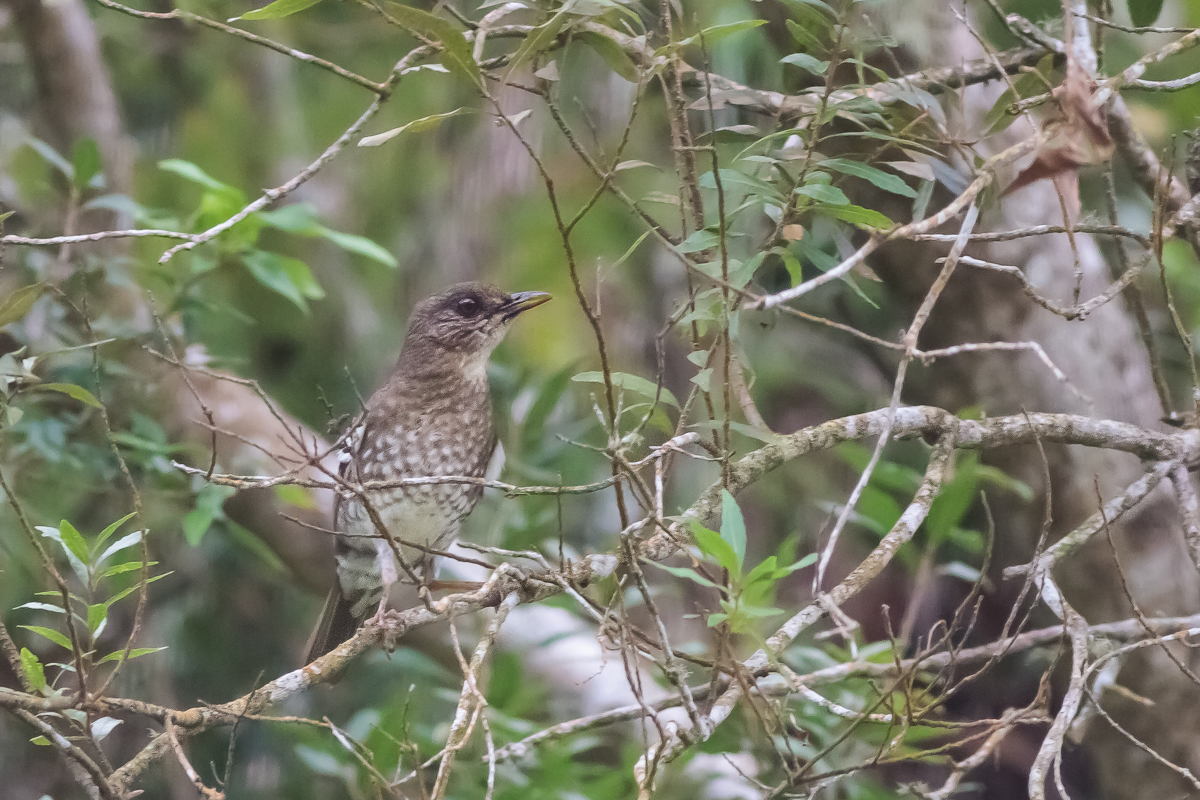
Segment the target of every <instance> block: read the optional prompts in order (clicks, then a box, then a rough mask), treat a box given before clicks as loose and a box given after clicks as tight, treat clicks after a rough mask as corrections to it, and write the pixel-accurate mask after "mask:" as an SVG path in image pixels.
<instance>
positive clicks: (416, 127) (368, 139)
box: [358, 108, 474, 147]
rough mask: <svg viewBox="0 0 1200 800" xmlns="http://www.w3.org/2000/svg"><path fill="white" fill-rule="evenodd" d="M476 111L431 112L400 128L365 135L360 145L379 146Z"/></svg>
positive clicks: (469, 109) (462, 109) (467, 109)
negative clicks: (406, 133) (406, 134)
mask: <svg viewBox="0 0 1200 800" xmlns="http://www.w3.org/2000/svg"><path fill="white" fill-rule="evenodd" d="M472 111H474V109H471V108H456V109H454V110H453V111H446V112H444V113H442V114H430V115H429V116H427V117H421V118H420V119H414V120H413V121H412V122H407V123H405V124H403V125H401V126H400V127H399V128H392V129H391V130H390V131H384V132H383V133H377V134H375V135H374V136H364V137H363V138H361V139H359V140H358V146H359V147H378V146H379V145H381V144H383V143H384V142H387V141H390V140H391V139H394V138H396V137H397V136H399V135H400V134H402V133H404V132H405V131H408V132H410V133H420V132H421V131H429V130H433V129H434V128H436V127H438V126H439V125H441V124H442V123H443V122H445V121H446V120H448V119H450V118H451V117H457V116H459V115H460V114H467V113H470V112H472Z"/></svg>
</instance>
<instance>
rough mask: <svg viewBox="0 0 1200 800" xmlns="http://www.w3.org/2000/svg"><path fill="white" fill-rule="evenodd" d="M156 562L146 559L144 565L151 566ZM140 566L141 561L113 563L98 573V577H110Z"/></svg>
mask: <svg viewBox="0 0 1200 800" xmlns="http://www.w3.org/2000/svg"><path fill="white" fill-rule="evenodd" d="M157 563H158V562H157V561H147V562H146V566H147V567H153V566H154V565H155V564H157ZM141 568H142V562H140V561H127V562H125V563H124V564H114V565H113V566H111V567H109V568H108V569H106V570H104V572H102V573H100V577H101V578H111V577H112V576H113V575H121V574H123V573H126V572H133V571H134V570H139V569H141Z"/></svg>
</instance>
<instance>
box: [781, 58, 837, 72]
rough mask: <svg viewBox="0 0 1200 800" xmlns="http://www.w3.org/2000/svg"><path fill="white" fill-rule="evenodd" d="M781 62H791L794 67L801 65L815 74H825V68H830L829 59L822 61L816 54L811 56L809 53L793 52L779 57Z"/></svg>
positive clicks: (803, 68) (801, 67)
mask: <svg viewBox="0 0 1200 800" xmlns="http://www.w3.org/2000/svg"><path fill="white" fill-rule="evenodd" d="M779 63H780V64H791V65H792V66H793V67H799V68H800V69H802V70H805V71H806V72H811V73H812V74H813V75H824V74H825V70H827V69H829V62H828V61H821V60H820V59H818V58H816V57H815V56H810V55H809V54H808V53H792V54H790V55H786V56H784V57H783V58H781V59H779Z"/></svg>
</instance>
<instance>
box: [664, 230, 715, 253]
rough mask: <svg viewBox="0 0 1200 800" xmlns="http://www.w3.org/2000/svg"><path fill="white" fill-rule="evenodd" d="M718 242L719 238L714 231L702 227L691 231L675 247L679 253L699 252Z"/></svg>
mask: <svg viewBox="0 0 1200 800" xmlns="http://www.w3.org/2000/svg"><path fill="white" fill-rule="evenodd" d="M720 243H721V239H720V237H719V236H718V235H717V233H716V232H715V231H710V230H709V229H708V228H704V229H702V230H698V231H696V232H694V233H692V234H691V235H690V236H688V237H687V238H686V239H684V240H683V241H682V242H680V243H679V245H678V246H677V247H676V248H675V249H676V250H678V251H679V252H681V253H699V252H700V251H702V250H711V249H712V248H714V247H716V246H717V245H719V244H720Z"/></svg>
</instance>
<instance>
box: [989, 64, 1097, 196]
mask: <svg viewBox="0 0 1200 800" xmlns="http://www.w3.org/2000/svg"><path fill="white" fill-rule="evenodd" d="M1095 93H1096V82H1095V81H1094V80H1092V78H1091V77H1090V76H1089V75H1088V74H1087V73H1086V72H1085V71H1084V69H1083V68H1082V67H1080V66H1079V62H1077V61H1076V60H1075V59H1074V58H1072V57H1070V56H1068V58H1067V74H1066V77H1065V78H1064V79H1063V82H1062V85H1061V86H1059V87H1058V88H1057V89H1055V90H1054V97H1055V99H1056V100H1057V101H1058V105H1059V108H1061V109H1062V117H1061V118H1060V119H1056V120H1053V121H1051V122H1049V123H1047V124H1046V126H1045V127H1044V128H1043V129H1042V133H1041V136H1040V140H1039V142H1038V146H1037V150H1036V151H1035V152H1034V158H1033V161H1032V163H1030V164H1029V166H1027V167H1026V168H1025V169H1023V170H1021V172H1020V173H1018V174H1017V177H1016V178H1015V179H1014V180H1013V182H1012V183H1010V184H1009V185H1008V188H1006V189H1005V190H1004V195H1008V194H1011V193H1012V192H1015V191H1017V190H1018V189H1021V188H1024V187H1026V186H1028V185H1029V184H1031V183H1035V182H1037V181H1040V180H1042V179H1043V178H1050V179H1052V180H1054V182H1055V185H1056V186H1057V187H1058V189H1059V191H1060V192H1062V193H1063V196H1064V199H1065V200H1066V205H1067V209H1068V213H1069V215H1070V216H1072V217H1073V216H1076V215H1078V213H1079V168H1080V167H1081V166H1083V165H1085V164H1098V163H1100V162H1102V161H1107V160H1108V159H1109V158H1110V157H1111V156H1112V152H1113V142H1112V137H1110V136H1109V135H1108V124H1107V122H1106V121H1105V115H1104V109H1103V108H1102V107H1101V106H1098V105H1097V104H1096V103H1094V102H1093V97H1094V96H1095ZM1002 196H1003V195H1002Z"/></svg>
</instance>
